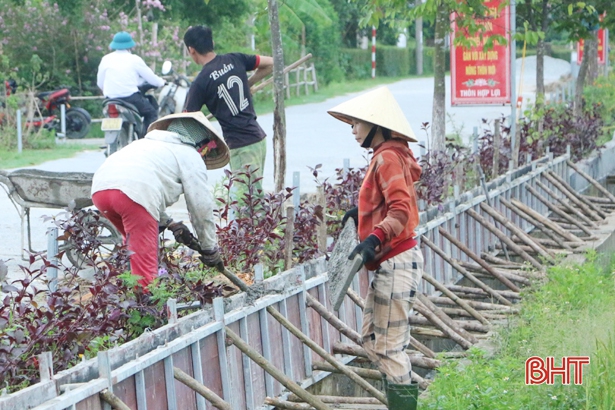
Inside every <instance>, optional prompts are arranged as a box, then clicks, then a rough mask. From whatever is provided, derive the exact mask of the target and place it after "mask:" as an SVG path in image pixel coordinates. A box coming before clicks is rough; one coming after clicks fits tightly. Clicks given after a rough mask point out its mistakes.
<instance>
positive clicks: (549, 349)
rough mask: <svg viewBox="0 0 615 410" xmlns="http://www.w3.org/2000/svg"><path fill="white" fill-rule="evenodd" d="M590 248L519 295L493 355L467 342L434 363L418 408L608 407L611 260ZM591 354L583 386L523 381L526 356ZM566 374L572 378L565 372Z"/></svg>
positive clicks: (614, 304) (612, 338)
mask: <svg viewBox="0 0 615 410" xmlns="http://www.w3.org/2000/svg"><path fill="white" fill-rule="evenodd" d="M601 266H602V264H601V263H600V260H599V259H598V258H597V257H596V255H595V254H589V255H588V262H586V263H585V264H583V265H561V266H557V267H554V268H552V269H551V270H550V271H549V280H548V282H547V283H546V284H545V285H544V286H542V287H541V288H540V289H538V290H536V291H535V292H534V293H528V294H526V295H525V296H524V301H523V302H522V304H521V313H520V315H519V317H518V318H516V319H515V320H514V321H513V322H511V323H509V325H508V326H505V327H504V328H503V329H501V331H500V332H499V333H498V334H497V337H496V338H495V339H494V340H493V341H494V342H495V343H496V346H497V350H496V353H495V354H494V355H493V356H490V355H489V354H487V353H486V352H485V351H482V350H479V349H474V348H473V349H472V350H471V351H470V354H469V357H468V359H464V360H462V361H453V360H451V361H448V362H446V363H445V365H444V366H442V367H441V368H440V369H439V370H438V375H437V376H436V378H435V381H434V383H433V384H432V385H431V387H430V389H429V391H428V394H427V397H426V398H425V399H424V400H422V403H421V405H420V407H421V408H425V409H427V408H428V409H443V410H444V409H464V410H465V409H494V410H499V409H502V410H504V409H506V410H508V409H528V410H529V409H549V410H550V409H553V410H555V409H588V410H589V409H595V410H613V409H615V275H614V273H613V269H614V268H615V264H614V263H613V262H612V261H611V263H610V265H608V266H607V268H602V267H601ZM576 355H578V356H590V358H591V363H590V365H589V366H585V367H584V373H583V385H574V384H570V385H562V384H561V378H560V377H559V376H556V378H555V384H554V385H546V384H542V385H534V386H526V385H525V368H524V364H525V360H526V359H527V358H529V357H531V356H539V357H541V358H543V359H544V358H545V357H547V356H553V357H554V358H555V363H556V364H560V365H561V358H562V357H563V356H576ZM571 381H574V378H572V380H571Z"/></svg>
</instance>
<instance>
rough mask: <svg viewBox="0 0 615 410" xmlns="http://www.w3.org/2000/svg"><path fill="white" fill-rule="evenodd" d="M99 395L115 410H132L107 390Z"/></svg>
mask: <svg viewBox="0 0 615 410" xmlns="http://www.w3.org/2000/svg"><path fill="white" fill-rule="evenodd" d="M99 395H100V398H101V399H103V401H105V403H108V404H110V405H111V406H113V408H114V409H117V410H130V407H128V405H127V404H126V403H124V402H123V401H122V400H120V398H119V397H117V396H116V395H115V394H113V393H111V392H110V391H109V390H107V389H105V390H103V391H101V392H100V393H99ZM224 410H231V408H230V407H228V408H226V409H224Z"/></svg>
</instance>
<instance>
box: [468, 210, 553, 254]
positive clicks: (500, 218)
mask: <svg viewBox="0 0 615 410" xmlns="http://www.w3.org/2000/svg"><path fill="white" fill-rule="evenodd" d="M480 208H481V209H482V210H483V211H485V212H486V213H488V214H489V215H491V217H492V218H493V219H495V220H496V221H498V222H499V223H501V224H502V225H503V226H504V227H506V229H508V230H509V231H510V232H512V233H513V234H515V235H517V236H518V237H519V238H520V239H521V240H522V241H523V242H525V244H526V245H528V246H529V247H530V248H532V249H534V251H535V252H536V253H537V254H539V255H540V256H542V257H543V258H544V259H545V260H547V261H548V262H549V263H551V264H554V263H555V260H554V259H553V258H554V256H555V255H552V254H551V253H550V252H549V251H547V250H546V249H544V248H543V247H542V246H540V245H538V244H537V243H536V242H534V241H533V240H532V238H531V237H530V236H529V235H528V234H526V233H525V232H524V231H523V230H522V229H520V228H519V227H518V226H517V225H515V224H513V223H512V222H510V221H509V220H508V219H507V218H506V217H504V215H502V214H501V213H499V212H498V211H496V210H495V209H494V208H492V207H490V206H489V205H487V204H485V203H481V204H480Z"/></svg>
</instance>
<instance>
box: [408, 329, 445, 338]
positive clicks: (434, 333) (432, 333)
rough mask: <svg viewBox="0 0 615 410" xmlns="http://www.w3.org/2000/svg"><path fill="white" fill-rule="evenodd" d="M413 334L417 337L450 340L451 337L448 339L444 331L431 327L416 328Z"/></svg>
mask: <svg viewBox="0 0 615 410" xmlns="http://www.w3.org/2000/svg"><path fill="white" fill-rule="evenodd" d="M412 333H414V334H415V335H419V336H426V337H438V338H440V339H450V337H448V336H447V335H446V334H445V333H444V332H443V331H441V330H437V329H434V328H433V327H431V326H428V327H421V326H414V327H413V328H412Z"/></svg>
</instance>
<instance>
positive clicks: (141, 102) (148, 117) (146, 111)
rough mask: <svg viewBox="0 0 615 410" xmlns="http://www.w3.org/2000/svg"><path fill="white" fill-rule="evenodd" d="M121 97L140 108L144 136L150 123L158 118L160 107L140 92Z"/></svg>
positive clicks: (141, 134)
mask: <svg viewBox="0 0 615 410" xmlns="http://www.w3.org/2000/svg"><path fill="white" fill-rule="evenodd" d="M119 99H120V100H124V101H126V102H127V103H130V104H132V105H134V106H135V107H137V109H138V110H139V114H140V115H141V116H142V117H143V130H142V131H141V132H140V138H143V137H144V136H145V134H147V129H148V128H149V126H150V124H151V123H152V122H154V121H156V120H157V119H158V107H154V106H153V105H152V103H151V102H150V100H148V99H147V98H146V97H145V96H144V95H143V94H141V93H140V92H136V93H134V94H133V95H129V96H128V97H122V98H119Z"/></svg>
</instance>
